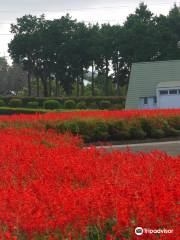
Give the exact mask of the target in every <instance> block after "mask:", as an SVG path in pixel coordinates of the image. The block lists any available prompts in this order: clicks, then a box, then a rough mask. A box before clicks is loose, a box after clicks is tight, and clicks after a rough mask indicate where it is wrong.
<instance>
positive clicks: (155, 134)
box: [151, 128, 165, 139]
mask: <svg viewBox="0 0 180 240" xmlns="http://www.w3.org/2000/svg"><path fill="white" fill-rule="evenodd" d="M164 136H165V133H164V131H163V130H162V129H159V128H154V129H152V131H151V137H152V138H156V139H160V138H163V137H164Z"/></svg>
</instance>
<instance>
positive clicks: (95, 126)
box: [45, 116, 180, 143]
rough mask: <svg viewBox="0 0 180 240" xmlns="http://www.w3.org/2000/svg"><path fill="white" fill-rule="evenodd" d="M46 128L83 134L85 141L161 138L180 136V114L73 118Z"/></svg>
mask: <svg viewBox="0 0 180 240" xmlns="http://www.w3.org/2000/svg"><path fill="white" fill-rule="evenodd" d="M45 127H46V129H55V130H56V131H58V132H60V133H64V132H67V131H69V132H71V133H72V134H74V135H81V136H82V137H83V139H84V140H85V142H87V143H88V142H97V141H124V140H138V139H148V138H150V139H160V138H166V137H178V136H180V116H173V117H168V118H167V119H165V118H163V117H162V118H159V117H158V118H157V117H156V118H154V117H152V118H144V117H142V118H138V119H134V120H133V119H131V120H128V121H127V119H126V120H101V119H73V120H68V121H61V122H59V123H56V125H53V124H50V123H48V124H46V126H45Z"/></svg>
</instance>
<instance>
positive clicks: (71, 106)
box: [64, 100, 76, 109]
mask: <svg viewBox="0 0 180 240" xmlns="http://www.w3.org/2000/svg"><path fill="white" fill-rule="evenodd" d="M64 107H65V108H66V109H74V108H75V107H76V103H75V101H74V100H67V101H65V103H64Z"/></svg>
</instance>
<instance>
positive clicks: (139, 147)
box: [97, 141, 180, 156]
mask: <svg viewBox="0 0 180 240" xmlns="http://www.w3.org/2000/svg"><path fill="white" fill-rule="evenodd" d="M97 148H102V147H97ZM103 148H105V149H107V150H108V151H111V150H120V151H125V150H126V149H127V148H129V149H131V150H132V151H133V152H139V151H143V152H150V151H153V150H157V149H158V150H160V151H163V152H166V153H168V154H170V155H172V156H178V155H180V141H172V142H153V143H140V144H130V145H114V146H111V147H109V146H105V147H103Z"/></svg>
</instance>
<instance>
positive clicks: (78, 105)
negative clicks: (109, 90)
mask: <svg viewBox="0 0 180 240" xmlns="http://www.w3.org/2000/svg"><path fill="white" fill-rule="evenodd" d="M124 105H125V99H124V98H122V97H91V98H88V97H84V98H82V97H81V98H53V99H49V98H20V97H16V98H11V97H3V98H2V97H1V98H0V106H11V107H28V108H45V109H59V108H62V109H99V108H100V109H122V108H124Z"/></svg>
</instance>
